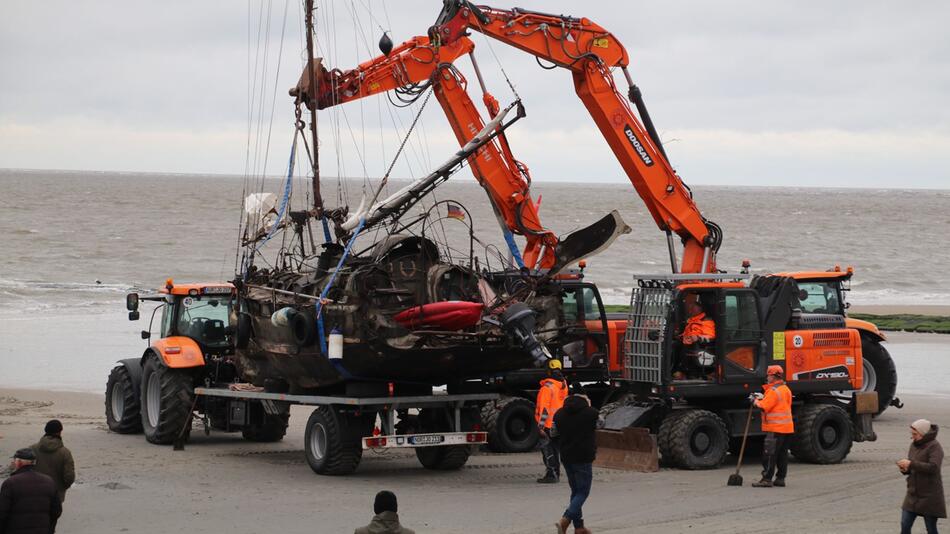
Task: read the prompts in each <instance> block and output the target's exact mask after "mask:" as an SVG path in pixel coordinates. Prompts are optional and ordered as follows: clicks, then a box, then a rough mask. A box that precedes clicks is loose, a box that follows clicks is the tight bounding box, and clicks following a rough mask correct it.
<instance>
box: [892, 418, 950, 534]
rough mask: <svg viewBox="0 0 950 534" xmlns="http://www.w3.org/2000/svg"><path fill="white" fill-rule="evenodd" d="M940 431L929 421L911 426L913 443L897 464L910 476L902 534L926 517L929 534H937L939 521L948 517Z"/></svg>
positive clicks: (925, 523)
mask: <svg viewBox="0 0 950 534" xmlns="http://www.w3.org/2000/svg"><path fill="white" fill-rule="evenodd" d="M937 430H938V428H937V425H934V424H931V423H930V421H928V420H926V419H918V420H916V421H914V423H913V424H912V425H910V433H911V437H912V438H913V440H914V441H913V442H912V443H911V444H910V450H909V451H908V452H907V458H904V459H903V460H899V461H898V462H897V467H898V468H899V469H900V470H901V473H904V474H905V475H907V496H906V497H905V498H904V505H903V506H902V507H901V509H902V510H903V513H902V514H901V534H909V533H910V530H911V527H913V525H914V520H916V519H917V516H923V518H924V525H925V526H926V527H927V533H928V534H936V532H937V519H938V518H941V517H947V505H946V502H945V500H944V498H943V481H942V480H941V478H940V468H941V466H942V464H943V447H941V446H940V443H938V442H937V439H936V438H937Z"/></svg>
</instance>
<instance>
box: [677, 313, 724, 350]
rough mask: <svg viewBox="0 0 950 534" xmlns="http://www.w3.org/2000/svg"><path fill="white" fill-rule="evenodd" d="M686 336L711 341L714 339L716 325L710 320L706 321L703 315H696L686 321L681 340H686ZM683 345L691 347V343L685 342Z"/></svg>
mask: <svg viewBox="0 0 950 534" xmlns="http://www.w3.org/2000/svg"><path fill="white" fill-rule="evenodd" d="M686 336H696V337H698V338H703V339H705V340H706V341H712V340H713V339H716V323H715V321H713V320H712V319H707V318H706V314H705V313H697V314H696V315H694V316H692V317H690V318H689V319H687V320H686V326H684V327H683V336H682V338H681V339H683V338H686ZM683 343H684V344H686V345H692V343H686V342H685V341H683Z"/></svg>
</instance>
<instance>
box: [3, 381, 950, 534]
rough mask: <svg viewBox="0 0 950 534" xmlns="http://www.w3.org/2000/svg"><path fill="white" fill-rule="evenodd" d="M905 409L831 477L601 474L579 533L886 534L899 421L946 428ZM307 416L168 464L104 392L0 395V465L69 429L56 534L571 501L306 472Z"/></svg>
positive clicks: (336, 526)
mask: <svg viewBox="0 0 950 534" xmlns="http://www.w3.org/2000/svg"><path fill="white" fill-rule="evenodd" d="M901 397H902V398H903V400H904V402H905V404H906V406H905V407H904V409H902V410H895V409H893V408H892V409H890V410H888V412H887V413H885V414H883V415H882V416H881V417H879V418H878V419H877V420H876V423H875V425H876V430H877V432H878V435H879V439H878V441H876V442H872V443H861V444H855V446H854V449H853V450H852V452H851V455H850V456H849V457H848V459H847V460H846V462H845V463H843V464H841V465H832V466H817V465H806V464H799V463H797V462H794V460H793V463H792V464H791V466H790V475H789V481H788V482H789V486H788V487H787V488H784V489H782V488H772V489H756V488H752V487H750V484H751V482H753V481H754V480H755V479H756V475H757V472H758V467H757V461H758V459H756V458H752V459H747V461H746V463H745V465H744V468H743V476H744V478H745V486H744V487H740V488H732V487H726V485H725V484H726V480H727V478H728V476H729V475H730V473H731V472H732V470H733V469H734V468H735V465H734V463H732V464H731V465H730V462H734V460H731V458H730V460H729V461H728V462H727V465H725V466H723V467H721V468H720V469H717V470H713V471H698V472H687V471H678V470H671V469H662V470H661V471H660V472H658V473H651V474H638V473H627V472H620V471H611V470H606V469H595V471H594V488H593V493H592V495H591V498H590V500H589V501H588V504H587V505H586V506H585V515H586V517H587V521H588V526H589V527H590V528H591V529H592V530H593V531H594V532H611V533H621V532H635V531H645V530H646V529H649V530H650V531H653V532H704V533H733V532H749V533H753V532H754V533H758V532H761V531H762V528H763V524H772V522H773V521H774V519H768V518H770V517H771V518H775V517H779V518H787V520H788V521H790V522H791V523H793V524H794V525H795V527H794V529H795V531H799V532H827V533H851V532H854V533H858V532H861V533H864V532H892V531H896V529H897V522H898V518H899V506H900V503H901V500H902V498H903V494H904V479H903V477H902V476H901V475H900V474H899V473H898V472H897V468H896V467H895V466H894V462H895V461H896V460H897V459H899V458H902V457H903V456H904V454H905V453H906V450H907V446H908V430H907V426H908V424H909V423H910V422H911V421H913V420H914V419H916V418H918V417H926V418H929V419H931V420H932V421H935V422H937V423H938V424H944V425H946V424H950V423H948V421H950V402H947V400H946V399H945V398H944V399H940V398H939V397H933V396H920V395H906V394H903V395H901ZM307 415H308V411H307V409H306V408H299V407H295V408H294V410H293V412H292V417H291V428H290V430H289V432H288V435H287V437H286V438H285V440H284V441H283V442H281V443H276V444H253V443H248V442H245V441H243V440H242V439H241V437H240V435H230V434H223V433H218V432H215V433H212V434H211V436H205V435H204V434H203V433H202V432H200V431H199V430H198V429H197V428H196V429H195V431H194V432H193V434H192V440H191V442H190V443H189V444H188V446H187V447H186V450H184V451H178V452H176V451H173V450H172V449H171V447H166V446H155V445H150V444H148V443H146V442H145V439H144V438H143V437H142V436H141V435H131V436H127V435H117V434H113V433H110V432H108V430H107V429H106V425H105V419H104V416H103V398H102V396H101V395H96V394H88V393H61V392H47V391H39V390H23V389H0V436H2V438H0V455H2V456H4V457H5V458H6V457H9V456H10V455H11V454H12V452H13V451H14V450H16V449H17V448H19V447H23V446H27V445H29V444H31V443H33V442H35V441H36V440H37V439H38V438H39V437H40V434H42V427H43V424H44V423H45V421H46V420H48V419H50V418H54V417H55V418H59V419H61V420H62V421H63V423H64V425H65V431H64V439H65V442H66V444H67V446H69V447H70V448H71V449H72V451H73V454H74V455H75V457H76V463H77V470H78V481H77V483H76V485H75V486H74V487H73V489H71V490H70V491H69V493H68V495H67V499H66V503H65V510H66V511H65V515H64V517H63V519H62V520H61V521H60V532H70V533H110V532H136V533H143V534H149V533H162V534H164V533H167V532H178V531H185V530H187V531H189V532H197V533H201V532H209V533H210V532H228V533H230V534H241V533H261V532H272V533H281V534H283V533H288V534H289V533H314V532H319V533H322V532H332V533H336V532H352V530H353V528H355V527H357V526H360V525H362V524H365V523H366V522H367V521H368V520H369V518H370V516H371V515H372V512H371V509H372V500H373V495H374V494H375V493H376V492H377V491H378V490H380V489H390V490H393V491H395V492H396V494H397V495H398V496H399V503H400V512H401V513H400V516H401V517H402V519H403V522H404V524H405V525H406V526H408V527H410V528H414V529H416V531H417V532H420V533H424V532H461V533H475V532H513V533H549V532H553V531H554V528H553V522H554V520H555V519H556V518H557V517H559V514H560V513H561V512H562V510H563V508H564V506H565V505H566V502H567V497H568V494H569V490H568V487H567V484H566V482H562V483H560V484H558V485H551V486H539V485H538V484H536V483H535V481H534V480H535V478H536V477H537V476H538V475H539V474H540V471H541V467H540V459H539V458H538V455H537V454H536V453H529V454H488V453H478V454H477V455H475V456H473V457H472V458H471V459H470V460H469V463H468V465H467V466H466V467H465V468H463V469H462V470H460V471H457V472H432V471H427V470H425V469H423V468H422V467H421V466H420V465H419V464H418V463H417V461H416V460H415V456H414V455H413V454H412V453H411V452H410V453H404V452H396V453H393V452H391V453H388V454H375V453H367V454H366V455H365V456H364V460H363V462H362V464H361V465H360V468H359V469H358V471H357V472H356V473H355V474H354V475H351V476H348V477H342V478H340V477H322V476H318V475H315V474H314V473H313V472H311V471H310V469H309V467H308V466H307V465H306V461H305V459H304V455H303V424H304V422H305V421H306V418H307ZM945 439H947V438H945ZM946 474H947V473H945V475H946ZM947 479H950V477H946V476H945V480H947ZM641 529H643V530H641Z"/></svg>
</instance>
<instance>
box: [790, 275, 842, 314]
mask: <svg viewBox="0 0 950 534" xmlns="http://www.w3.org/2000/svg"><path fill="white" fill-rule="evenodd" d="M798 302H799V305H800V307H801V309H802V311H803V312H805V313H834V314H840V313H841V302H840V300H839V299H838V291H837V289H836V288H835V287H832V286H829V285H828V284H826V283H822V282H799V284H798Z"/></svg>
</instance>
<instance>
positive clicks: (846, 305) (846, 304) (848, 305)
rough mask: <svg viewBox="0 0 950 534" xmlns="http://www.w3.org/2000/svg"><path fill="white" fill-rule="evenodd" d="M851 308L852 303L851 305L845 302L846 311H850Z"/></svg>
mask: <svg viewBox="0 0 950 534" xmlns="http://www.w3.org/2000/svg"><path fill="white" fill-rule="evenodd" d="M849 308H851V303H850V302H845V303H844V309H846V310H847V309H849Z"/></svg>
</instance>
